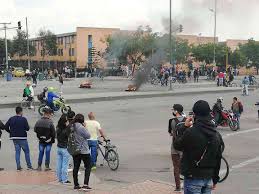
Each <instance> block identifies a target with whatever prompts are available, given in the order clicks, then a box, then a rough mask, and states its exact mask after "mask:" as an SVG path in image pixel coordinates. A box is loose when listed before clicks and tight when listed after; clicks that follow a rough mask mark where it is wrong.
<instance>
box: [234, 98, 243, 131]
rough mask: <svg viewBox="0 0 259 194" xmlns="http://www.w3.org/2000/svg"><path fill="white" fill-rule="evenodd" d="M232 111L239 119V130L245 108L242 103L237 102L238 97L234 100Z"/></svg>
mask: <svg viewBox="0 0 259 194" xmlns="http://www.w3.org/2000/svg"><path fill="white" fill-rule="evenodd" d="M231 110H232V111H233V113H234V114H235V117H236V118H237V129H240V117H241V114H242V112H243V111H244V108H243V105H242V103H241V102H240V101H238V100H237V97H234V98H233V103H232V106H231Z"/></svg>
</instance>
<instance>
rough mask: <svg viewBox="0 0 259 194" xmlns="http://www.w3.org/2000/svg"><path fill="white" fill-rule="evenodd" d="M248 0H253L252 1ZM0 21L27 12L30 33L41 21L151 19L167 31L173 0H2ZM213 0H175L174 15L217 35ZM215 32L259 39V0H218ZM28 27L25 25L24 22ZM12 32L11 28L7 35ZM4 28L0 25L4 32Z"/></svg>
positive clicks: (59, 29) (127, 24)
mask: <svg viewBox="0 0 259 194" xmlns="http://www.w3.org/2000/svg"><path fill="white" fill-rule="evenodd" d="M248 2H249V3H248ZM0 5H1V6H0V23H1V22H9V21H10V22H12V25H11V26H16V25H17V21H19V20H21V21H22V24H23V25H24V24H25V17H26V16H27V17H28V21H29V33H30V35H31V37H35V36H36V35H37V32H38V30H39V29H40V28H41V27H45V28H46V29H50V30H51V31H53V32H54V33H66V32H73V31H75V30H76V27H77V26H87V27H118V28H121V29H130V30H132V29H135V28H136V27H137V26H139V25H150V26H151V27H152V28H153V29H154V31H162V32H164V31H165V26H164V25H165V24H164V23H165V22H162V21H163V20H164V19H165V18H168V15H169V0H160V1H158V0H72V1H71V0H0ZM213 5H214V0H172V8H173V18H174V20H175V21H176V22H177V23H182V24H183V26H184V34H196V35H198V34H200V33H201V34H202V35H204V36H213V26H214V24H213V23H214V16H213V13H212V12H211V11H209V9H210V8H213ZM217 7H218V25H217V28H218V29H217V35H218V36H219V38H220V40H224V39H231V38H232V39H248V38H252V37H253V38H255V39H258V40H259V25H258V19H259V11H258V10H259V0H218V6H217ZM24 27H25V25H24ZM13 34H14V32H13V30H12V31H8V36H9V37H11V36H13ZM3 36H4V32H3V31H0V37H3Z"/></svg>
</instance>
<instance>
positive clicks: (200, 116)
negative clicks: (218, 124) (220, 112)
mask: <svg viewBox="0 0 259 194" xmlns="http://www.w3.org/2000/svg"><path fill="white" fill-rule="evenodd" d="M193 112H194V117H189V118H187V119H186V121H185V124H184V126H183V129H182V130H184V129H185V130H184V131H183V133H180V134H179V135H178V136H177V137H176V139H175V141H174V148H175V149H176V150H179V151H183V157H182V165H181V173H182V175H184V193H185V194H211V192H212V189H215V188H216V184H217V183H218V181H219V170H220V164H221V158H222V152H223V151H224V142H223V140H222V137H221V135H220V133H218V132H217V130H216V128H215V125H214V123H213V122H212V118H211V115H210V112H211V110H210V106H209V104H208V102H206V101H203V100H199V101H197V102H196V103H195V104H194V106H193Z"/></svg>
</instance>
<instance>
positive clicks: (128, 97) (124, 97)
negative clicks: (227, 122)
mask: <svg viewBox="0 0 259 194" xmlns="http://www.w3.org/2000/svg"><path fill="white" fill-rule="evenodd" d="M237 91H240V88H232V89H231V90H211V89H210V90H204V91H200V90H197V91H182V92H174V91H172V92H161V93H152V94H139V93H137V92H136V93H135V95H117V96H101V97H88V98H87V97H86V98H79V99H77V98H73V99H67V100H66V102H67V103H68V104H75V103H77V104H78V103H86V102H102V101H115V100H131V99H138V98H157V97H170V96H182V95H197V94H200V93H206V94H214V93H232V92H237ZM131 94H132V93H131ZM20 104H21V103H19V102H13V103H7V104H0V108H13V107H15V106H19V105H20ZM35 104H36V105H37V106H38V105H39V104H40V103H39V102H38V101H36V103H35Z"/></svg>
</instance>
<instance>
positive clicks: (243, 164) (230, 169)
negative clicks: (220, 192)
mask: <svg viewBox="0 0 259 194" xmlns="http://www.w3.org/2000/svg"><path fill="white" fill-rule="evenodd" d="M258 161H259V156H258V157H256V158H253V159H250V160H246V161H244V162H241V163H240V164H237V165H234V166H232V167H230V168H229V172H232V171H233V170H235V169H239V168H243V167H245V166H247V165H250V164H253V163H256V162H258ZM226 171H227V169H223V170H221V171H220V172H219V174H220V175H223V174H225V173H226Z"/></svg>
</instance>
